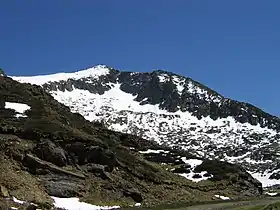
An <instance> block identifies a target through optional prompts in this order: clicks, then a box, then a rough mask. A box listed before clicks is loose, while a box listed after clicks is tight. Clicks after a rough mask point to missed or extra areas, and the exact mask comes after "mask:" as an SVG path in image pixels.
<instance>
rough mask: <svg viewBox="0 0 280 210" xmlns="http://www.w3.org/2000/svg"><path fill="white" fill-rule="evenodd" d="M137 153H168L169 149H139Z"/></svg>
mask: <svg viewBox="0 0 280 210" xmlns="http://www.w3.org/2000/svg"><path fill="white" fill-rule="evenodd" d="M139 153H141V154H150V153H155V154H159V153H169V151H165V150H153V149H148V150H147V151H139Z"/></svg>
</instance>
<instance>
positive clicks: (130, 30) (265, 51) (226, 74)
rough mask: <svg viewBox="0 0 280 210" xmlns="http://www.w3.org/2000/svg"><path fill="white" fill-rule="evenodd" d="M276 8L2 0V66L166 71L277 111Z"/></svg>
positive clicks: (247, 3)
mask: <svg viewBox="0 0 280 210" xmlns="http://www.w3.org/2000/svg"><path fill="white" fill-rule="evenodd" d="M279 9H280V1H279V0H267V1H264V0H233V1H229V0H200V1H198V0H141V1H140V0H48V1H39V0H6V1H4V0H3V1H0V27H1V28H0V30H1V31H0V67H1V68H3V69H4V70H6V73H7V74H8V75H37V74H49V73H54V72H60V71H64V72H66V71H75V70H79V69H83V68H87V67H89V66H93V65H96V64H106V65H108V66H111V67H114V68H117V69H123V70H130V71H151V70H153V69H164V70H169V71H173V72H176V73H179V74H182V75H184V76H189V77H192V78H193V79H195V80H197V81H199V82H202V83H203V84H205V85H207V86H209V87H210V88H212V89H214V90H216V91H218V92H220V93H221V94H223V95H224V96H226V97H230V98H233V99H236V100H241V101H247V102H250V103H252V104H254V105H257V106H259V107H260V108H262V109H264V110H265V111H268V112H270V113H272V114H274V115H278V116H280V106H279V103H280V97H279V90H280V82H279V78H280V71H279V68H280V12H279Z"/></svg>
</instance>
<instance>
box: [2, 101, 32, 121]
mask: <svg viewBox="0 0 280 210" xmlns="http://www.w3.org/2000/svg"><path fill="white" fill-rule="evenodd" d="M5 109H13V110H15V111H16V112H17V114H16V115H15V117H17V118H18V117H27V116H26V115H24V112H25V111H27V110H29V109H30V106H28V105H27V104H21V103H14V102H5Z"/></svg>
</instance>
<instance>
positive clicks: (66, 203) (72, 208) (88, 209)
mask: <svg viewBox="0 0 280 210" xmlns="http://www.w3.org/2000/svg"><path fill="white" fill-rule="evenodd" d="M52 199H53V200H54V206H55V207H57V208H63V209H66V210H103V209H104V210H105V209H119V208H120V206H96V205H92V204H88V203H85V202H81V201H79V198H58V197H52Z"/></svg>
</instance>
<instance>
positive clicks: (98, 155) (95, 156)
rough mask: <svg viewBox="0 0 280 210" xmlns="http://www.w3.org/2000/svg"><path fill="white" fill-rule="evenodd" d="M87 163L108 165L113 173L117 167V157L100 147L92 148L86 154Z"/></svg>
mask: <svg viewBox="0 0 280 210" xmlns="http://www.w3.org/2000/svg"><path fill="white" fill-rule="evenodd" d="M86 162H87V163H96V164H100V165H106V166H108V171H113V169H114V167H115V165H116V156H115V154H114V153H113V152H111V151H109V150H106V149H104V148H101V147H99V146H92V147H90V148H89V149H88V151H87V152H86Z"/></svg>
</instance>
